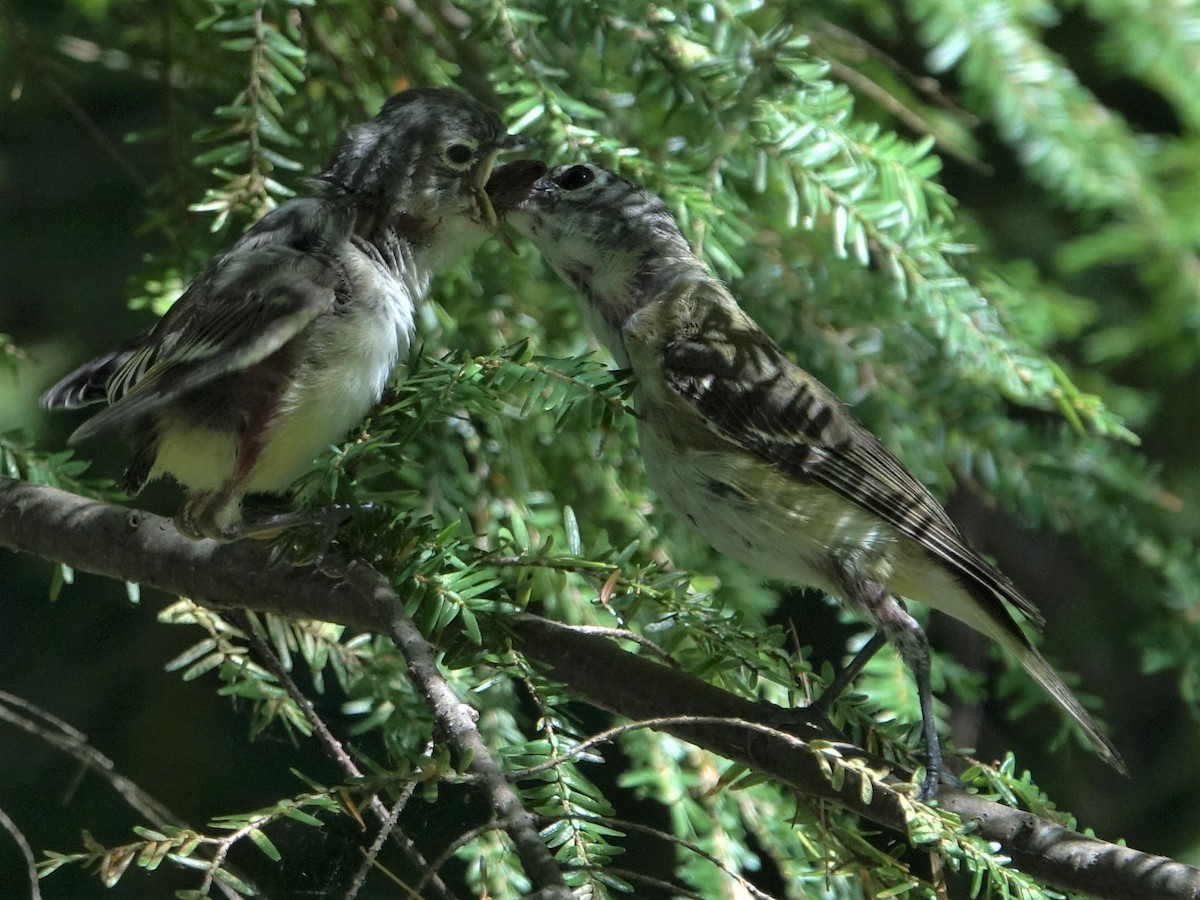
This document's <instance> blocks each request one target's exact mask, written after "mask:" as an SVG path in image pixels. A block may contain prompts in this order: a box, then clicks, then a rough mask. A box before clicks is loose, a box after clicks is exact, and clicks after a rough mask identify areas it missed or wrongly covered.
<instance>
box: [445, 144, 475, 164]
mask: <svg viewBox="0 0 1200 900" xmlns="http://www.w3.org/2000/svg"><path fill="white" fill-rule="evenodd" d="M474 157H475V148H474V147H472V146H471V145H470V144H451V145H450V146H449V147H447V148H446V160H447V162H449V163H451V164H452V165H455V166H465V165H467V163H469V162H470V161H471V160H472V159H474Z"/></svg>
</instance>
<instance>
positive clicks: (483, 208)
mask: <svg viewBox="0 0 1200 900" xmlns="http://www.w3.org/2000/svg"><path fill="white" fill-rule="evenodd" d="M507 149H508V148H507V147H498V148H496V149H495V150H493V151H492V152H491V153H489V154H488V155H487V158H486V159H484V161H483V162H482V163H480V165H479V168H478V170H476V175H475V184H474V185H473V186H472V192H473V193H474V194H475V205H476V207H477V208H478V209H479V221H480V223H481V224H482V225H483V226H484V227H485V228H487V229H488V231H493V232H494V231H495V230H496V226H497V225H498V224H499V221H498V220H497V218H496V208H495V207H494V206H492V198H491V197H489V196H488V192H487V183H488V179H489V178H490V177H491V176H492V167H493V166H495V165H496V157H497V156H499V155H500V154H501V153H503V152H504V151H505V150H507Z"/></svg>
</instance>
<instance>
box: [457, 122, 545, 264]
mask: <svg viewBox="0 0 1200 900" xmlns="http://www.w3.org/2000/svg"><path fill="white" fill-rule="evenodd" d="M539 146H541V145H540V143H539V142H538V141H536V140H534V139H533V138H530V137H526V136H525V135H521V134H510V135H507V136H505V138H504V139H503V140H501V141H500V142H499V143H498V144H497V145H496V148H495V149H494V150H493V151H492V152H491V153H489V154H488V155H487V157H486V158H485V159H484V160H483V162H482V163H481V164H480V166H479V169H478V171H477V174H476V176H475V184H474V186H473V193H474V194H475V203H476V206H477V207H478V209H479V221H480V224H482V225H483V226H484V227H485V228H487V229H488V231H491V232H492V233H493V234H496V235H497V236H498V237H499V238H500V239H501V240H502V241H504V243H505V244H506V245H507V246H508V249H509V250H515V249H516V248H515V247H514V246H513V244H512V240H511V239H510V238H509V237H508V235H506V234H505V233H504V232H502V231H501V230H500V222H499V219H498V217H497V216H496V208H495V207H494V206H493V205H492V198H491V197H490V196H489V195H488V191H487V185H488V179H489V178H491V175H492V168H493V167H494V166H495V165H496V157H498V156H499V155H500V154H501V153H513V152H523V151H526V150H534V149H537V148H538V147H539ZM543 168H544V167H543Z"/></svg>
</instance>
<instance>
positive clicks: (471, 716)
mask: <svg viewBox="0 0 1200 900" xmlns="http://www.w3.org/2000/svg"><path fill="white" fill-rule="evenodd" d="M345 580H346V581H347V582H349V583H351V584H352V585H354V586H356V587H358V588H359V589H360V590H362V591H363V592H364V593H366V594H368V595H369V596H371V597H372V598H373V602H374V605H375V606H377V607H379V608H383V609H387V610H389V611H390V616H389V618H390V627H389V630H390V632H391V636H392V640H393V641H394V642H395V644H396V646H397V647H398V648H399V649H400V652H401V653H403V654H404V659H405V660H406V661H407V662H408V672H409V675H410V676H411V677H412V679H413V681H414V682H415V683H416V685H417V687H418V689H419V690H420V691H421V692H422V693H423V694H424V695H425V699H426V700H427V701H428V703H429V707H430V709H431V710H432V712H433V717H434V720H435V721H436V722H437V723H438V726H439V727H440V728H441V729H442V731H443V732H445V734H446V736H447V738H448V739H449V741H450V743H451V745H452V746H453V747H454V748H455V750H457V751H458V754H459V757H460V758H461V759H462V760H464V761H467V760H469V762H467V769H468V770H469V771H470V772H471V774H473V775H475V776H476V777H477V778H478V779H479V782H478V785H477V786H478V787H479V788H480V789H481V790H482V791H483V793H484V794H485V795H486V797H487V800H488V803H489V805H490V806H491V808H492V809H493V810H494V811H495V812H496V814H497V816H499V818H500V819H501V820H503V821H504V822H505V831H506V832H507V833H508V836H509V837H510V838H511V839H512V842H513V846H514V848H515V849H516V852H517V856H518V857H519V858H520V860H521V865H522V866H523V867H524V868H525V874H526V875H528V876H529V880H530V881H531V882H532V883H533V885H534V887H535V888H536V889H537V891H538V892H539V894H540V896H543V897H546V898H551V897H554V898H558V897H561V898H564V900H566V898H569V897H571V891H570V889H569V888H568V887H567V883H566V881H565V880H564V879H563V875H562V871H561V870H560V869H559V866H558V863H557V862H556V861H555V859H554V856H553V855H552V854H551V853H550V850H549V848H548V847H547V846H546V843H545V841H543V840H542V837H541V835H540V834H538V831H537V827H536V825H535V824H534V820H533V816H531V815H530V814H529V811H528V810H526V809H525V807H524V805H522V803H521V798H520V797H518V796H517V793H516V791H514V790H513V788H512V785H511V784H509V782H508V779H507V778H506V777H505V775H504V770H503V769H501V768H500V765H499V763H497V762H496V760H495V758H494V757H493V756H492V753H491V751H490V750H489V749H488V746H487V744H486V743H485V742H484V740H483V737H482V735H480V733H479V730H478V729H477V728H476V727H475V721H476V718H477V717H478V714H477V713H476V712H475V710H473V709H472V708H471V707H469V706H468V705H467V704H465V703H463V702H462V701H461V700H459V699H458V696H457V695H456V694H455V693H454V689H453V688H451V687H450V685H449V684H448V683H447V681H446V679H445V678H443V677H442V673H441V672H440V671H439V669H438V667H437V661H436V654H435V653H434V649H433V647H432V646H431V645H430V644H429V642H428V641H427V640H426V639H425V636H424V635H423V634H421V631H420V629H418V628H417V626H416V624H415V623H414V622H413V621H412V619H410V618H409V616H408V614H407V613H406V612H405V611H404V604H403V603H401V602H400V599H399V598H398V597H397V596H396V593H395V591H394V590H393V589H392V586H391V585H390V584H389V583H388V582H387V581H386V580H384V578H383V577H382V576H381V575H380V574H379V573H378V572H376V571H375V570H374V569H372V568H370V567H369V566H367V565H365V564H362V563H354V564H352V565H351V567H350V570H349V571H348V572H347V574H346V579H345Z"/></svg>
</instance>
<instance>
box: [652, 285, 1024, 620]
mask: <svg viewBox="0 0 1200 900" xmlns="http://www.w3.org/2000/svg"><path fill="white" fill-rule="evenodd" d="M684 307H685V310H686V311H685V312H684V313H683V316H682V318H678V317H676V318H675V321H674V322H673V324H672V327H671V329H670V332H671V333H672V334H674V335H677V336H676V337H674V338H672V339H669V340H668V341H667V342H666V343H665V344H663V345H662V347H661V365H662V374H663V377H664V379H665V381H666V382H667V384H668V385H669V386H670V389H671V390H672V391H673V392H674V394H675V395H677V396H678V397H680V398H682V399H683V400H684V401H686V402H687V403H688V404H690V405H691V407H692V408H693V409H695V410H696V412H697V413H699V415H700V416H701V417H702V418H703V420H704V422H705V424H706V425H707V427H708V428H709V429H711V430H712V431H714V432H716V433H717V434H719V435H720V436H721V437H723V438H724V439H726V440H728V441H731V442H733V443H734V444H737V445H738V446H740V447H742V448H743V449H745V450H748V451H750V452H752V453H755V454H757V455H758V456H759V457H760V458H762V459H764V460H766V461H767V462H769V463H771V464H772V465H774V466H777V467H778V468H779V469H781V470H783V471H784V472H786V473H787V474H788V475H789V476H790V477H792V478H795V479H798V480H800V481H803V482H806V483H810V484H816V485H820V486H822V487H825V488H828V489H829V490H832V491H834V492H836V493H837V494H839V495H840V496H842V497H844V498H846V499H847V500H849V501H850V502H851V503H854V504H855V505H856V506H858V507H861V508H862V509H865V510H867V511H869V512H871V513H872V514H874V515H876V516H878V517H879V518H880V519H881V520H883V521H884V522H886V523H887V524H889V525H891V526H892V527H893V528H895V529H896V530H897V531H898V532H900V533H901V534H903V535H904V536H905V537H907V538H909V539H911V540H912V541H914V542H916V543H917V544H918V545H919V546H921V547H922V548H923V549H924V550H925V551H926V552H927V553H929V554H930V555H932V556H933V557H935V558H937V559H939V560H941V561H942V562H943V563H945V564H946V566H947V567H949V569H950V570H951V571H953V572H954V573H956V574H957V576H958V577H959V578H960V580H962V581H963V582H964V583H965V584H966V585H967V586H968V587H982V588H984V589H985V590H983V591H980V590H972V591H971V593H972V595H973V596H975V597H976V599H977V600H978V601H980V602H981V603H984V604H985V606H989V607H991V606H992V605H993V604H994V608H990V609H988V610H987V612H988V613H989V615H990V616H993V617H996V618H997V619H998V620H999V621H1002V622H1009V623H1011V622H1012V618H1011V615H1010V614H1008V613H1007V611H1006V610H1005V609H1004V607H1003V605H1002V604H1000V603H999V601H997V600H996V596H997V595H999V596H1000V597H1003V598H1004V599H1005V600H1008V601H1009V602H1010V603H1011V604H1012V605H1013V606H1015V607H1016V608H1017V609H1019V610H1020V611H1021V612H1022V613H1023V614H1024V615H1025V616H1026V617H1027V618H1028V619H1029V620H1030V621H1031V622H1032V623H1033V624H1034V625H1035V626H1036V627H1039V628H1040V627H1041V626H1042V624H1043V623H1044V621H1045V620H1044V618H1043V617H1042V614H1041V613H1040V611H1039V610H1038V609H1037V607H1036V606H1034V605H1033V603H1032V602H1031V601H1030V600H1028V599H1027V598H1026V597H1025V596H1024V595H1022V594H1021V592H1020V591H1018V590H1017V588H1016V587H1015V586H1014V585H1013V584H1012V582H1010V581H1009V580H1008V579H1007V578H1006V577H1005V576H1004V575H1002V574H1001V573H1000V572H998V571H996V569H995V568H993V567H992V566H990V565H989V564H988V563H987V562H986V561H985V560H983V559H982V558H981V557H980V556H979V555H978V554H976V553H975V552H974V551H973V550H972V549H971V548H970V547H968V546H967V544H966V542H965V541H964V540H963V537H962V535H961V534H960V533H959V531H958V529H957V528H956V527H955V525H954V523H953V522H952V521H951V520H950V517H949V516H947V515H946V513H945V511H944V510H943V509H942V507H941V505H940V504H939V503H938V502H937V501H936V500H935V499H934V498H933V496H932V495H931V494H930V493H929V491H928V490H927V489H926V488H925V486H924V485H922V484H921V483H920V482H919V481H917V479H916V478H915V477H914V476H913V475H912V473H910V472H909V471H908V469H907V468H905V466H904V464H903V463H902V462H900V460H898V459H897V458H896V457H895V456H894V455H893V454H892V453H891V452H890V451H889V450H888V449H887V448H886V447H884V446H883V444H881V443H880V442H879V440H878V439H877V438H876V437H875V436H874V435H873V434H871V432H870V431H868V430H867V429H866V428H865V427H864V426H862V425H861V424H859V422H858V421H857V420H855V419H854V417H853V416H852V415H851V414H850V412H849V411H848V410H847V409H846V408H845V406H843V405H842V403H841V401H839V400H838V399H837V397H836V396H834V395H833V393H832V392H831V391H829V390H828V389H827V388H826V387H825V386H824V385H822V384H821V383H820V382H819V381H817V380H816V379H815V378H813V377H812V376H811V375H809V374H808V373H806V372H804V371H803V370H802V369H800V368H799V367H798V366H797V365H795V364H794V363H793V362H791V361H790V360H789V359H788V358H787V357H786V356H785V355H784V353H783V351H782V350H781V349H780V348H779V347H778V346H777V345H776V344H775V342H774V341H772V340H771V339H770V337H768V336H767V334H766V333H765V332H763V331H762V329H760V328H759V327H758V325H757V324H756V323H755V322H754V321H753V320H752V319H750V317H749V316H747V315H746V314H745V312H744V311H743V310H741V309H740V308H739V307H738V306H737V304H736V303H734V302H733V300H732V298H727V297H726V296H724V295H723V294H722V293H719V292H714V293H713V294H712V295H711V296H710V297H708V298H705V297H704V296H703V295H702V294H701V295H700V296H692V297H691V298H689V300H688V301H687V302H686V303H685V304H684Z"/></svg>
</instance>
